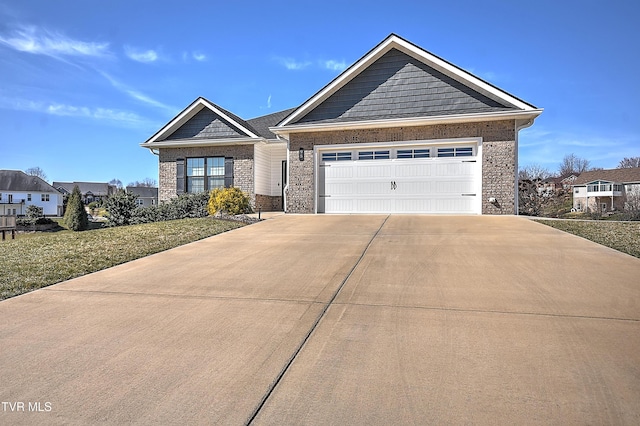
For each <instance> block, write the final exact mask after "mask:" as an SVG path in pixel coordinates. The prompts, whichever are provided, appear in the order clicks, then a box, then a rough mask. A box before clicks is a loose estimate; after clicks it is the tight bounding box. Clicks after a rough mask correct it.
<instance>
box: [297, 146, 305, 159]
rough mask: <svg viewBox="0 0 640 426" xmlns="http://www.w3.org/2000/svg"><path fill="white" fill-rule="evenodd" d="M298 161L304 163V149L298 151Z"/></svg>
mask: <svg viewBox="0 0 640 426" xmlns="http://www.w3.org/2000/svg"><path fill="white" fill-rule="evenodd" d="M298 160H300V161H304V148H300V149H299V150H298Z"/></svg>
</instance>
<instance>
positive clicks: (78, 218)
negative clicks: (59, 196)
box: [63, 185, 89, 231]
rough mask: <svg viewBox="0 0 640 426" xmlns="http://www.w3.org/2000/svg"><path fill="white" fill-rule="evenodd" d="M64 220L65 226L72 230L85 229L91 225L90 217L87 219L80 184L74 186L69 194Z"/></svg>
mask: <svg viewBox="0 0 640 426" xmlns="http://www.w3.org/2000/svg"><path fill="white" fill-rule="evenodd" d="M63 221H64V224H65V226H66V227H67V228H69V229H71V230H72V231H84V230H85V229H87V227H88V226H89V219H87V212H86V211H85V210H84V205H83V204H82V194H81V193H80V188H78V185H76V186H74V187H73V191H72V192H71V195H70V196H69V200H68V201H67V210H66V211H65V212H64V219H63Z"/></svg>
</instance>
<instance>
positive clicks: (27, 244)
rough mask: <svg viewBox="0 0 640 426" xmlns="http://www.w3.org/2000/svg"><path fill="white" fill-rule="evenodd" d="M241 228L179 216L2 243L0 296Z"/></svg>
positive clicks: (14, 293) (237, 224)
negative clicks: (157, 220) (158, 220)
mask: <svg viewBox="0 0 640 426" xmlns="http://www.w3.org/2000/svg"><path fill="white" fill-rule="evenodd" d="M241 226H244V225H243V224H242V223H239V222H229V221H221V220H215V219H212V218H201V219H183V220H173V221H167V222H158V223H148V224H144V225H132V226H123V227H118V228H103V229H94V230H90V231H84V232H72V231H67V230H64V231H59V232H44V233H33V234H19V235H18V236H17V238H16V239H15V240H11V239H10V237H9V239H7V240H6V241H0V271H1V272H0V300H2V299H7V298H9V297H12V296H17V295H19V294H22V293H26V292H29V291H31V290H35V289H38V288H41V287H46V286H48V285H51V284H55V283H57V282H60V281H64V280H68V279H70V278H75V277H79V276H81V275H85V274H89V273H91V272H96V271H99V270H101V269H106V268H109V267H111V266H115V265H118V264H120V263H125V262H129V261H131V260H134V259H138V258H141V257H144V256H147V255H150V254H153V253H158V252H160V251H163V250H167V249H170V248H173V247H177V246H180V245H183V244H186V243H190V242H192V241H197V240H200V239H202V238H206V237H210V236H212V235H215V234H219V233H221V232H225V231H228V230H231V229H235V228H239V227H241Z"/></svg>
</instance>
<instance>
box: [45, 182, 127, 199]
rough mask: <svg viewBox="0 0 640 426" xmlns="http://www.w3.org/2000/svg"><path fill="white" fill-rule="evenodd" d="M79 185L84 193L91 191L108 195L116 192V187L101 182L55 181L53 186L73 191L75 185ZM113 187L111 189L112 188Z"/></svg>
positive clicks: (65, 190) (100, 194)
mask: <svg viewBox="0 0 640 426" xmlns="http://www.w3.org/2000/svg"><path fill="white" fill-rule="evenodd" d="M76 185H78V188H79V189H80V192H81V193H82V194H87V193H89V192H91V193H92V194H93V195H98V196H107V195H109V194H112V193H113V192H114V189H115V187H114V186H113V185H109V184H108V183H101V182H53V187H54V188H56V189H58V190H60V191H61V192H67V193H69V194H70V193H71V192H73V187H74V186H76ZM110 188H111V189H110Z"/></svg>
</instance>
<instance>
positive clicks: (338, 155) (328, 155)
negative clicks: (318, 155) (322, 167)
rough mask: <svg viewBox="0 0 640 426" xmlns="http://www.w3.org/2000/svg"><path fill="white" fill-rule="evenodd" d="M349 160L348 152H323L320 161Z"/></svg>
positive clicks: (349, 154)
mask: <svg viewBox="0 0 640 426" xmlns="http://www.w3.org/2000/svg"><path fill="white" fill-rule="evenodd" d="M349 160H351V153H350V152H323V153H322V161H349Z"/></svg>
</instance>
